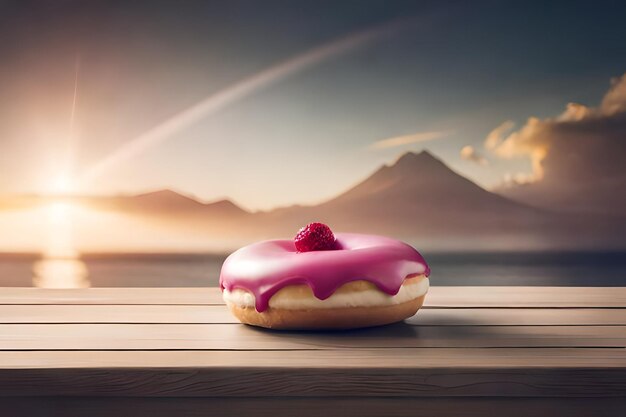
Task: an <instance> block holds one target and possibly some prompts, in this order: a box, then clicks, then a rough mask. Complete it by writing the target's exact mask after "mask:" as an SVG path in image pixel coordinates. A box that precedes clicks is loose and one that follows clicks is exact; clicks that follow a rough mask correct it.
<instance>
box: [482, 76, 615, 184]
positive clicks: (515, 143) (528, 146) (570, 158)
mask: <svg viewBox="0 0 626 417" xmlns="http://www.w3.org/2000/svg"><path fill="white" fill-rule="evenodd" d="M513 127H514V125H513V123H512V122H510V121H509V122H505V123H503V124H502V125H500V126H498V127H497V128H495V129H494V130H493V131H492V132H491V133H490V134H489V135H488V136H487V138H486V140H485V147H486V148H487V149H489V150H490V151H492V152H493V153H494V154H495V155H498V156H500V157H503V158H513V157H524V156H525V157H528V158H530V159H531V161H532V166H533V173H532V175H533V178H534V181H545V182H548V183H569V182H572V181H583V182H589V181H600V180H606V179H611V178H615V177H616V176H626V163H625V161H624V155H626V74H625V75H624V76H622V77H620V78H617V79H615V80H613V82H612V85H611V88H610V89H609V91H608V92H607V93H606V94H605V96H604V99H603V100H602V102H601V104H600V105H599V106H598V107H595V108H594V107H587V106H585V105H582V104H577V103H570V104H568V105H567V106H566V108H565V111H564V112H563V113H561V114H560V115H558V116H557V117H553V118H546V119H539V118H536V117H531V118H529V119H528V120H527V122H526V124H524V125H523V126H522V127H521V128H519V129H518V130H513Z"/></svg>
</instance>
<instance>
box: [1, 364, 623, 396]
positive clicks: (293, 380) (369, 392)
mask: <svg viewBox="0 0 626 417" xmlns="http://www.w3.org/2000/svg"><path fill="white" fill-rule="evenodd" d="M625 392H626V372H624V369H623V368H622V369H605V368H599V369H598V368H584V369H564V368H549V367H543V368H537V367H536V368H498V369H495V368H489V369H479V368H475V367H474V368H464V367H461V368H450V367H444V368H435V367H431V368H410V369H409V368H404V367H400V368H368V369H362V368H326V369H315V368H289V369H284V368H282V369H281V368H256V367H253V368H248V367H241V366H240V367H232V368H219V367H213V368H199V369H192V368H186V369H180V368H169V369H167V370H165V369H160V368H142V369H137V368H117V369H102V368H98V369H64V370H63V371H62V372H59V370H57V369H20V370H15V369H6V370H1V371H0V393H1V394H0V396H3V397H6V396H12V397H13V396H33V395H38V396H103V397H106V396H113V397H117V396H120V397H161V396H175V397H233V398H236V397H250V396H255V397H309V396H312V397H371V396H378V397H474V396H492V397H578V396H586V397H623V396H624V393H625Z"/></svg>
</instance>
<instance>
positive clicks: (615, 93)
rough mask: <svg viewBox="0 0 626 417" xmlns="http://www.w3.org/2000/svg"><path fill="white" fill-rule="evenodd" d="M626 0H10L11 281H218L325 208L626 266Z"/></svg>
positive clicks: (448, 268)
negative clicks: (248, 249) (235, 257)
mask: <svg viewBox="0 0 626 417" xmlns="http://www.w3.org/2000/svg"><path fill="white" fill-rule="evenodd" d="M624 21H626V7H624V6H623V4H621V2H617V1H615V2H611V1H599V2H594V3H592V4H589V3H588V2H575V1H574V2H573V1H568V2H558V1H557V2H550V3H549V4H544V3H543V2H507V3H506V4H505V3H503V2H495V1H494V2H490V1H482V2H472V3H471V4H470V3H467V2H429V1H422V2H415V1H384V2H383V1H332V2H331V1H328V2H326V1H264V2H251V1H185V2H172V1H169V2H165V1H150V2H148V1H134V2H122V1H106V2H105V1H89V2H80V1H70V0H66V1H39V2H33V1H0V56H1V57H2V59H1V60H0V93H1V94H0V285H7V286H28V285H38V286H46V287H55V286H58V287H66V286H89V285H93V286H205V285H215V284H216V282H217V275H218V274H219V268H220V265H221V262H222V260H223V259H224V256H225V255H226V254H227V253H228V252H230V251H232V250H234V249H235V248H237V247H239V246H241V245H244V244H247V243H249V242H252V241H255V240H259V239H267V238H277V237H286V238H290V237H292V236H293V235H294V234H295V233H296V231H297V230H298V228H299V227H301V226H303V225H305V224H306V223H308V222H310V221H324V222H326V223H328V224H329V225H330V226H331V227H332V228H333V229H334V230H336V231H353V232H366V233H380V234H386V235H391V236H395V237H397V238H400V239H403V240H406V241H408V242H409V243H411V244H413V245H415V246H416V247H417V248H418V249H419V250H420V251H422V252H423V254H424V255H425V256H426V259H427V260H428V261H430V263H431V264H432V265H431V266H432V267H433V283H435V284H437V283H439V284H440V285H463V284H471V285H481V284H489V285H497V284H501V285H624V284H626V280H625V279H624V278H623V277H625V276H626V252H625V250H626V163H625V162H626V76H624V73H625V72H626V42H624V39H626V27H625V26H624V24H623V22H624Z"/></svg>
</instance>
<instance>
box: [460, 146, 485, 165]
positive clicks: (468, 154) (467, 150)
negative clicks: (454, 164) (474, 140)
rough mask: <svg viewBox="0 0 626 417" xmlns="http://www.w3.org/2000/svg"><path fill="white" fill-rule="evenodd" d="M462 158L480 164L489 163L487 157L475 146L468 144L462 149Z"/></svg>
mask: <svg viewBox="0 0 626 417" xmlns="http://www.w3.org/2000/svg"><path fill="white" fill-rule="evenodd" d="M461 158H463V159H465V160H467V161H472V162H475V163H477V164H478V165H483V166H484V165H488V164H489V161H488V160H487V158H485V157H484V156H482V155H481V154H480V153H479V152H478V151H477V150H476V149H475V148H474V147H473V146H470V145H467V146H464V147H463V149H461Z"/></svg>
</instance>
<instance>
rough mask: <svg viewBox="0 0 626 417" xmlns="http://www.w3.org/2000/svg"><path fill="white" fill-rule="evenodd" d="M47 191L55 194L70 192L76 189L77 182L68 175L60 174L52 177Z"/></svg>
mask: <svg viewBox="0 0 626 417" xmlns="http://www.w3.org/2000/svg"><path fill="white" fill-rule="evenodd" d="M47 191H48V192H49V193H50V194H53V195H65V194H70V193H72V192H74V191H75V184H74V181H72V179H71V178H70V177H68V176H67V175H59V176H57V177H55V178H53V179H52V181H51V182H50V184H49V185H48V187H47Z"/></svg>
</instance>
